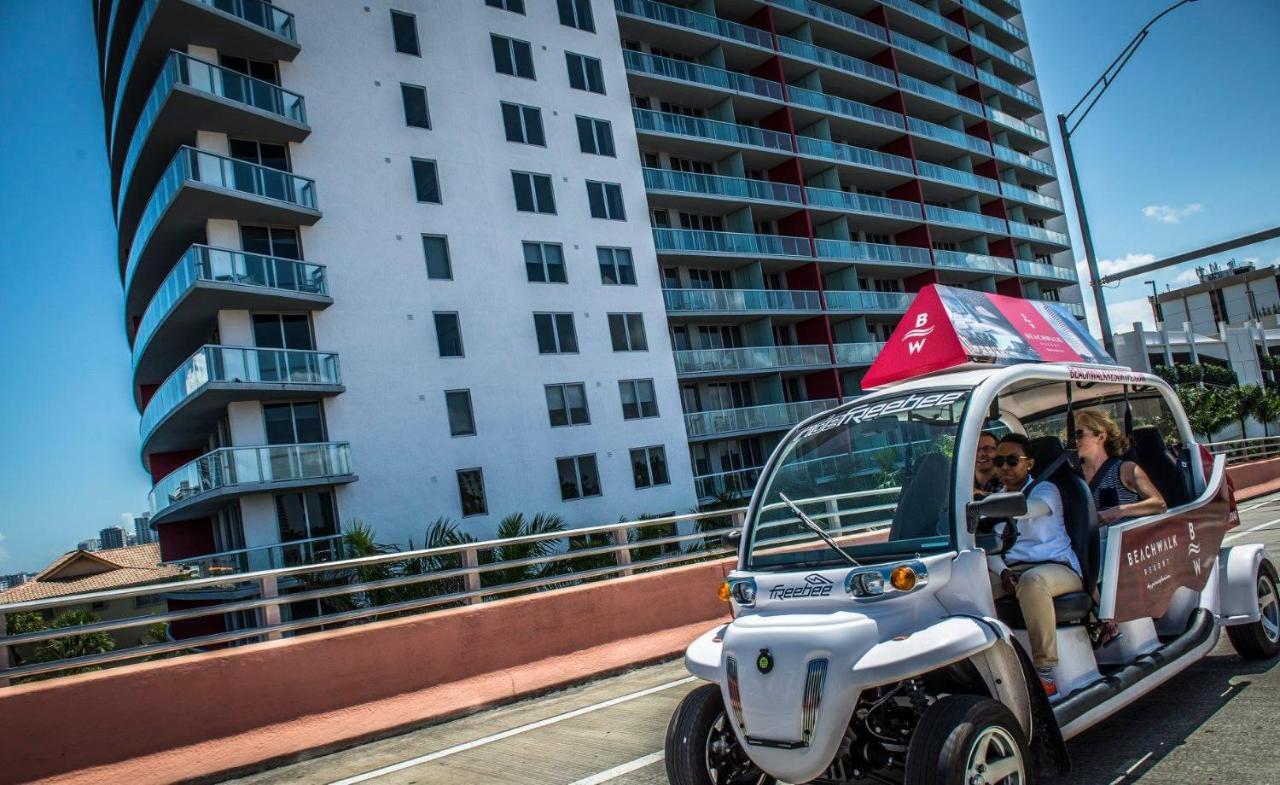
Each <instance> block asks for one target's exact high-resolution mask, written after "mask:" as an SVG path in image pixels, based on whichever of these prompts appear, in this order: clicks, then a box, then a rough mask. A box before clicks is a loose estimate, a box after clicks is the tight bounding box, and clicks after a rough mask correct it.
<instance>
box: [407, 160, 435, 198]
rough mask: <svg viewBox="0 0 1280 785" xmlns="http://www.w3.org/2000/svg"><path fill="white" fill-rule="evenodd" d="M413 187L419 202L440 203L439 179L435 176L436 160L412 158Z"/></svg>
mask: <svg viewBox="0 0 1280 785" xmlns="http://www.w3.org/2000/svg"><path fill="white" fill-rule="evenodd" d="M413 188H414V190H415V191H416V192H417V195H418V201H419V202H430V203H431V204H440V180H439V179H438V178H437V177H436V162H435V161H426V160H423V159H421V158H414V159H413Z"/></svg>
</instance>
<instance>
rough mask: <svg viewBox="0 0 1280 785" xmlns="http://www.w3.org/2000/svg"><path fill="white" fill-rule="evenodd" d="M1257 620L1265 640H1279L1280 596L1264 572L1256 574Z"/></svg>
mask: <svg viewBox="0 0 1280 785" xmlns="http://www.w3.org/2000/svg"><path fill="white" fill-rule="evenodd" d="M1258 620H1259V621H1261V622H1262V632H1263V634H1264V635H1266V636H1267V640H1269V641H1271V642H1272V643H1275V642H1276V641H1280V596H1278V595H1277V593H1276V585H1275V583H1274V582H1272V580H1271V578H1270V577H1269V576H1268V575H1267V574H1266V573H1259V574H1258Z"/></svg>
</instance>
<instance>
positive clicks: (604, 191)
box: [587, 180, 627, 221]
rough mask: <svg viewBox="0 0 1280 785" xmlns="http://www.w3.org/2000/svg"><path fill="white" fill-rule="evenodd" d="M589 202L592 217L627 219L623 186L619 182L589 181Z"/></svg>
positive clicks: (614, 219)
mask: <svg viewBox="0 0 1280 785" xmlns="http://www.w3.org/2000/svg"><path fill="white" fill-rule="evenodd" d="M587 203H588V204H589V205H590V206H591V217H592V218H607V219H609V220H611V221H625V220H627V213H626V210H624V209H623V207H622V186H620V185H618V184H617V183H597V182H595V181H594V180H588V181H587Z"/></svg>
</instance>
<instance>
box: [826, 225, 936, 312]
mask: <svg viewBox="0 0 1280 785" xmlns="http://www.w3.org/2000/svg"><path fill="white" fill-rule="evenodd" d="M817 246H818V258H820V259H824V260H828V261H849V262H874V263H882V264H902V265H910V266H914V267H929V266H931V265H932V264H933V262H932V260H931V259H930V258H929V249H928V248H916V247H915V246H911V245H882V244H880V243H859V242H855V241H853V240H828V239H822V238H820V239H818V241H817ZM827 305H828V307H830V305H831V301H830V299H828V300H827Z"/></svg>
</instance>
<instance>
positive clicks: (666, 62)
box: [622, 49, 782, 102]
mask: <svg viewBox="0 0 1280 785" xmlns="http://www.w3.org/2000/svg"><path fill="white" fill-rule="evenodd" d="M622 60H623V62H624V63H625V64H626V67H627V73H628V74H632V75H640V76H645V77H656V78H658V79H661V80H667V81H677V82H687V83H689V84H695V85H700V86H702V87H708V88H713V89H715V90H717V91H725V92H730V93H737V94H738V95H742V96H748V97H752V98H762V99H765V100H768V101H781V100H782V85H781V84H779V83H778V82H772V81H770V80H768V79H760V78H759V77H755V76H750V75H748V74H740V73H737V72H736V71H726V70H725V69H723V68H712V67H711V66H708V65H699V64H697V63H689V62H685V61H684V60H675V59H673V58H670V57H659V56H657V55H651V54H646V53H644V52H636V51H633V50H631V49H624V50H623V51H622ZM668 89H669V88H668ZM671 97H672V100H676V101H680V102H684V101H685V100H687V99H688V98H690V97H691V94H689V93H687V92H681V91H678V90H677V91H674V92H673V93H672V95H671Z"/></svg>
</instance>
